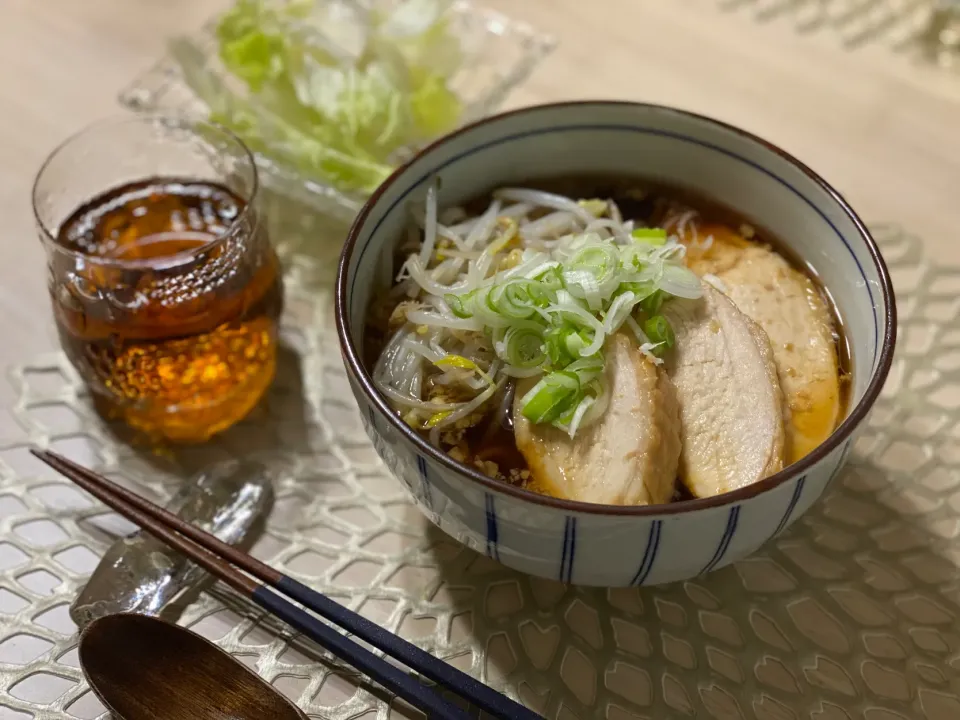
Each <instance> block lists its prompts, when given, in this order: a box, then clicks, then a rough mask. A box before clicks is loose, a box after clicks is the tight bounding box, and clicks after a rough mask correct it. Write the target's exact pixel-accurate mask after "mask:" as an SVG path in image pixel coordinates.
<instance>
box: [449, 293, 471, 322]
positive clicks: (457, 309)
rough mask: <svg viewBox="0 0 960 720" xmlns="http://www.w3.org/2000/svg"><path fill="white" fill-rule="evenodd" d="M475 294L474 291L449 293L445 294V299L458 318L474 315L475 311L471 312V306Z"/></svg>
mask: <svg viewBox="0 0 960 720" xmlns="http://www.w3.org/2000/svg"><path fill="white" fill-rule="evenodd" d="M473 295H474V293H472V292H470V293H465V294H464V295H451V294H449V293H448V294H447V295H444V296H443V300H444V302H446V303H447V305H448V306H449V307H450V312H452V313H453V314H454V315H456V316H457V317H458V318H469V317H473V312H471V310H470V307H469V303H470V300H471V299H472V298H473Z"/></svg>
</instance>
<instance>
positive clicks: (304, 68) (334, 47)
mask: <svg viewBox="0 0 960 720" xmlns="http://www.w3.org/2000/svg"><path fill="white" fill-rule="evenodd" d="M448 4H449V3H448V1H447V0H399V1H398V2H390V3H374V6H373V8H369V7H368V6H366V5H364V4H362V3H355V2H350V1H348V0H287V1H286V2H278V1H271V0H237V2H236V4H235V5H234V6H233V7H232V8H231V9H230V10H228V11H227V12H226V13H225V14H224V15H223V16H222V17H221V18H220V21H219V22H218V24H217V26H216V30H215V34H216V38H217V42H218V55H219V59H220V60H221V61H222V63H223V66H224V68H225V69H226V73H223V72H219V71H218V70H217V69H215V68H213V67H211V63H210V62H208V61H207V58H206V57H205V56H204V54H203V53H202V52H201V51H199V50H198V49H197V48H195V47H194V46H192V45H190V44H189V43H188V42H187V41H183V40H178V41H175V42H174V43H173V44H172V48H171V50H172V54H173V56H174V58H175V59H176V60H177V62H178V63H179V64H180V66H181V69H182V72H183V75H184V79H185V81H186V82H187V84H188V85H189V86H190V87H191V88H192V89H193V90H194V92H195V93H196V94H197V96H198V97H199V98H200V99H201V100H203V101H204V102H205V103H206V105H207V106H208V108H209V110H210V115H211V118H212V119H214V120H215V121H217V122H220V123H222V124H224V125H226V126H228V127H230V128H231V129H233V130H234V131H235V132H237V133H238V134H239V135H240V136H241V137H242V138H243V139H244V140H245V141H246V142H247V143H248V144H249V145H250V146H251V147H252V148H253V149H254V150H256V151H257V152H260V153H263V154H264V155H266V156H268V157H270V158H272V159H274V160H276V161H279V162H280V163H281V164H283V165H289V166H292V167H293V168H295V169H296V170H298V171H299V172H300V173H302V174H304V175H306V176H308V177H310V178H313V179H316V180H321V181H325V182H329V183H331V184H333V185H335V186H336V187H338V188H340V189H343V190H347V191H358V192H369V191H371V190H373V189H374V188H375V187H376V186H377V185H379V184H380V183H381V182H382V181H383V180H384V178H386V176H387V175H388V174H389V173H390V172H391V171H392V170H393V167H394V166H395V164H396V162H397V161H398V160H399V159H400V157H399V156H400V155H401V154H402V151H403V150H406V149H408V148H409V147H411V146H415V145H417V144H420V143H423V142H425V141H427V140H429V139H431V138H433V137H436V136H437V135H440V134H442V133H444V132H447V131H448V130H450V129H452V128H453V127H454V126H455V125H456V124H457V123H458V122H459V121H460V118H461V115H462V110H463V109H462V107H461V103H460V100H459V99H458V98H457V96H456V95H455V94H454V93H453V91H452V90H451V89H450V86H449V80H450V77H451V76H452V75H453V74H454V73H455V72H456V71H457V70H458V69H459V67H460V63H461V60H462V57H461V51H460V47H459V43H458V41H457V39H456V38H455V36H454V35H453V33H452V32H451V30H450V28H449V27H448V24H449V20H448V13H447V10H448ZM384 8H386V9H384Z"/></svg>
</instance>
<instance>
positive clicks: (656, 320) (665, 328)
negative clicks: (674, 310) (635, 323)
mask: <svg viewBox="0 0 960 720" xmlns="http://www.w3.org/2000/svg"><path fill="white" fill-rule="evenodd" d="M643 331H644V332H645V333H646V335H647V337H648V338H650V342H652V343H655V344H656V347H655V348H654V350H653V354H654V355H657V356H658V357H659V356H660V355H662V354H663V353H665V352H666V351H667V350H669V349H670V348H672V347H673V346H674V344H676V342H677V338H676V336H675V335H674V334H673V328H672V327H670V321H669V320H667V318H665V317H664V316H663V315H654V316H653V317H652V318H650V319H649V320H647V321H646V322H645V323H644V324H643Z"/></svg>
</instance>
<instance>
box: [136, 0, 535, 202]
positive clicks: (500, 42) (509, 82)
mask: <svg viewBox="0 0 960 720" xmlns="http://www.w3.org/2000/svg"><path fill="white" fill-rule="evenodd" d="M377 1H378V2H381V4H383V3H385V4H386V5H388V6H389V5H391V4H393V5H397V4H398V3H399V2H401V0H377ZM446 18H447V25H446V28H447V32H448V33H449V35H450V36H451V37H453V38H455V39H456V41H457V42H458V43H459V47H460V52H461V58H462V59H461V61H460V62H459V64H458V66H457V69H456V71H455V72H454V73H453V74H452V75H451V76H449V78H448V80H447V87H448V88H449V89H450V90H451V91H452V92H453V94H454V95H455V96H456V97H457V98H458V99H459V101H460V107H461V113H460V116H459V119H458V122H457V124H456V126H459V125H463V124H465V123H468V122H471V121H473V120H476V119H478V118H480V117H483V116H484V115H488V114H490V113H492V112H494V111H495V110H496V109H497V107H498V106H499V105H500V104H501V103H502V102H503V100H504V98H505V97H506V96H507V94H508V93H509V92H510V91H511V90H512V89H514V88H515V87H516V86H517V85H519V84H520V83H522V82H523V81H524V80H525V79H526V78H527V76H528V75H529V74H530V73H531V71H532V70H533V69H534V68H535V67H536V65H537V63H538V62H539V61H540V60H541V59H542V58H543V57H544V56H545V55H546V54H548V53H549V52H550V50H551V49H552V48H553V46H554V41H553V40H552V39H551V38H550V37H548V36H546V35H543V34H541V33H539V32H537V31H536V30H535V29H534V28H531V27H530V26H528V25H526V24H524V23H521V22H517V21H515V20H512V19H510V18H507V17H505V16H503V15H501V14H499V13H496V12H493V11H490V10H486V9H484V8H480V7H477V6H475V5H474V4H472V3H471V2H468V1H467V0H458V1H456V2H453V3H451V5H450V8H449V10H448V12H447V15H446ZM218 20H219V18H214V19H212V20H211V21H209V22H208V23H206V24H205V26H204V27H203V29H202V30H200V31H199V32H198V33H196V34H195V35H193V36H192V37H189V38H186V40H187V41H188V42H189V43H190V45H191V46H192V48H193V49H195V51H196V53H197V56H198V57H200V58H201V59H202V62H203V63H204V66H205V69H207V70H209V71H211V72H212V73H214V75H215V76H216V77H217V78H222V82H224V83H228V82H229V83H233V84H234V85H236V84H237V82H238V81H237V78H236V77H235V76H232V75H231V74H230V72H229V71H228V70H227V69H226V68H225V66H224V64H223V62H222V61H221V59H220V57H219V53H218V40H217V36H216V27H217V22H218ZM219 81H220V80H219V79H218V82H219ZM119 100H120V103H121V105H123V106H124V107H125V108H127V109H129V110H132V111H134V112H139V113H159V114H178V115H186V116H196V117H202V118H208V117H209V116H210V108H209V107H208V106H207V104H206V103H205V102H204V101H203V100H201V99H200V98H199V97H198V96H197V94H196V93H195V92H194V91H193V89H192V88H191V87H190V85H188V84H187V82H186V81H185V79H184V74H183V72H182V70H181V65H180V64H179V63H178V62H177V61H176V60H175V59H174V57H173V55H172V53H168V54H167V55H166V56H164V57H163V58H161V59H160V60H159V62H157V63H156V64H155V65H154V66H153V67H152V68H150V69H149V70H147V71H146V72H145V73H143V74H142V75H140V76H139V77H137V78H136V79H135V80H134V81H133V82H132V83H131V84H130V85H129V86H127V87H126V88H125V89H124V90H122V91H121V93H120V96H119ZM456 126H451V127H450V128H449V129H453V127H456ZM441 134H442V133H441ZM432 139H435V137H430V138H426V139H425V140H422V141H420V142H417V143H415V144H412V145H405V146H403V147H401V148H400V149H399V150H398V151H395V152H393V153H392V155H391V156H390V164H399V163H400V162H402V161H403V160H404V159H405V158H406V157H409V156H410V155H411V154H412V153H414V152H415V151H416V150H417V149H418V148H419V147H421V146H423V145H424V144H426V143H427V142H429V141H430V140H432ZM255 154H256V157H257V165H258V167H259V169H260V171H261V176H262V178H263V182H264V184H265V185H266V186H268V187H270V188H271V189H272V190H274V191H276V192H279V193H281V194H284V195H288V196H293V197H296V198H298V199H300V200H301V201H303V202H306V203H308V204H309V205H311V206H313V207H315V208H316V209H317V210H319V211H321V212H325V213H332V214H335V215H337V216H340V217H343V218H352V217H353V216H354V215H355V214H356V212H357V211H358V210H359V208H360V207H361V206H362V204H363V202H364V200H365V199H366V197H367V196H368V194H369V193H368V192H364V191H357V190H350V189H345V188H344V187H338V186H337V184H336V183H335V182H333V181H331V180H328V179H326V178H323V177H317V176H307V175H306V174H305V173H303V172H302V171H301V169H299V168H297V167H296V165H295V164H294V163H292V162H287V161H286V160H284V159H283V158H280V157H278V156H277V155H276V154H275V153H271V155H272V156H271V157H267V156H266V155H265V154H263V153H260V152H257V153H255Z"/></svg>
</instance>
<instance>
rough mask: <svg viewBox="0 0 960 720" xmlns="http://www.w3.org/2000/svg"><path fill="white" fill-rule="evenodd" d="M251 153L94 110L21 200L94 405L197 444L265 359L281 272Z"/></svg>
mask: <svg viewBox="0 0 960 720" xmlns="http://www.w3.org/2000/svg"><path fill="white" fill-rule="evenodd" d="M258 192H259V190H258V181H257V170H256V166H255V164H254V161H253V157H252V156H251V154H250V152H249V150H248V149H247V148H246V147H245V146H244V144H243V143H242V142H241V141H240V140H239V139H238V138H237V137H236V136H234V135H233V134H232V133H231V132H229V131H228V130H226V129H225V128H222V127H219V126H217V125H214V124H211V123H206V122H199V121H194V120H188V119H184V118H176V117H144V116H140V117H124V118H119V119H110V120H106V121H102V122H100V123H97V124H95V125H93V126H91V127H88V128H87V129H85V130H82V131H81V132H79V133H77V134H76V135H74V136H73V137H71V138H70V139H68V140H67V141H66V142H64V143H63V144H62V145H60V146H59V147H58V148H57V149H56V150H54V151H53V153H52V154H51V155H50V156H49V157H48V158H47V160H46V162H45V163H44V164H43V166H42V167H41V169H40V171H39V174H38V175H37V178H36V181H35V183H34V187H33V208H34V213H35V216H36V222H37V228H38V232H39V235H40V240H41V242H42V243H43V246H44V248H45V249H46V253H47V266H48V281H49V290H50V298H51V301H52V305H53V314H54V319H55V321H56V326H57V330H58V333H59V336H60V342H61V344H62V346H63V349H64V351H65V352H66V354H67V356H68V357H69V359H70V361H71V362H72V363H73V365H74V366H75V367H76V368H77V370H78V371H79V373H80V375H81V376H82V378H83V380H84V381H85V382H86V384H87V385H88V386H89V388H90V390H91V391H92V395H93V398H94V401H95V405H96V407H97V408H98V409H99V410H100V411H101V413H103V414H104V415H106V416H108V417H110V418H121V419H122V420H123V421H125V422H126V423H128V424H129V425H130V426H132V427H134V428H136V429H137V430H139V431H142V432H143V433H145V434H147V435H149V436H151V437H154V438H157V439H160V440H169V441H174V442H202V441H204V440H206V439H207V438H209V437H210V436H211V435H213V434H215V433H217V432H220V431H222V430H224V429H226V428H228V427H230V426H231V425H233V424H234V423H236V422H237V421H238V420H240V419H241V418H243V417H244V416H245V415H246V414H247V413H248V412H249V411H250V410H251V409H252V408H253V407H254V406H255V405H256V404H257V402H258V401H259V399H260V398H261V396H262V395H263V394H264V392H265V391H266V389H267V388H268V387H269V385H270V383H271V381H272V379H273V376H274V372H275V368H276V350H277V348H276V344H277V321H278V317H279V315H280V311H281V307H282V296H283V289H282V281H281V275H280V269H279V263H278V261H277V257H276V254H275V253H274V251H273V248H272V246H271V244H270V241H269V238H268V237H267V234H266V232H265V231H264V227H263V225H262V223H261V219H260V213H259V208H258Z"/></svg>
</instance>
